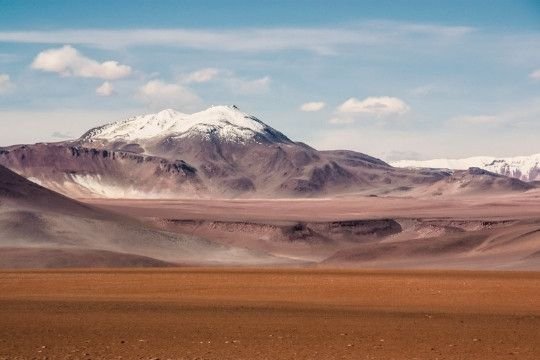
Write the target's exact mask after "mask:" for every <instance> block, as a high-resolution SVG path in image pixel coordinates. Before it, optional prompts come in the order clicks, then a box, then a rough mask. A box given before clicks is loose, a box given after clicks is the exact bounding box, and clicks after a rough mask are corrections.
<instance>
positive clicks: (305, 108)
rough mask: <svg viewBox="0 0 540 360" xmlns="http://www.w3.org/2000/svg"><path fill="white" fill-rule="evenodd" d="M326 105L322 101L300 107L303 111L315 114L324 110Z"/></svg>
mask: <svg viewBox="0 0 540 360" xmlns="http://www.w3.org/2000/svg"><path fill="white" fill-rule="evenodd" d="M325 106H326V104H325V103H324V102H322V101H313V102H307V103H304V104H302V105H300V110H301V111H307V112H314V111H319V110H322V109H323V108H324V107H325Z"/></svg>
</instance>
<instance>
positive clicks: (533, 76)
mask: <svg viewBox="0 0 540 360" xmlns="http://www.w3.org/2000/svg"><path fill="white" fill-rule="evenodd" d="M529 77H530V78H531V79H534V80H540V69H538V70H535V71H533V72H532V73H530V74H529Z"/></svg>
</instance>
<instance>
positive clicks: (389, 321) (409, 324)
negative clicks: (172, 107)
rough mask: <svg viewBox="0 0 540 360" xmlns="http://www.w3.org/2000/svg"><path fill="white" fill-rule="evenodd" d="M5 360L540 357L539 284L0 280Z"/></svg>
mask: <svg viewBox="0 0 540 360" xmlns="http://www.w3.org/2000/svg"><path fill="white" fill-rule="evenodd" d="M0 319H2V321H0V359H476V360H478V359H490V360H494V359H520V360H526V359H531V360H533V359H534V360H536V359H539V358H540V331H539V329H540V274H538V273H531V272H529V273H524V272H454V271H444V272H443V271H431V272H424V271H387V270H384V271H381V270H376V271H358V270H340V271H336V270H315V269H309V270H306V269H297V270H288V269H279V270H275V269H274V270H270V269H267V270H266V269H258V270H251V269H245V268H244V269H208V268H205V269H201V268H184V269H144V270H54V271H51V270H41V271H16V272H15V271H13V272H12V271H3V272H1V273H0Z"/></svg>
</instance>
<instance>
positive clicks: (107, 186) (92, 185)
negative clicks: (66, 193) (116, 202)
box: [62, 174, 173, 199]
mask: <svg viewBox="0 0 540 360" xmlns="http://www.w3.org/2000/svg"><path fill="white" fill-rule="evenodd" d="M67 177H68V178H67V179H66V181H67V184H64V185H63V186H62V188H66V185H69V183H70V182H72V183H75V184H76V185H78V186H80V187H81V188H82V190H84V192H85V193H87V195H91V196H92V197H98V198H99V197H104V198H113V199H120V198H123V199H126V198H128V199H161V198H170V197H172V196H173V194H172V193H168V192H163V191H151V190H150V191H147V190H144V189H140V190H139V189H136V188H133V187H126V186H122V185H117V184H111V183H108V182H106V181H103V179H102V178H101V175H99V174H98V175H89V174H85V175H81V174H70V175H69V176H67Z"/></svg>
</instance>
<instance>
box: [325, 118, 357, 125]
mask: <svg viewBox="0 0 540 360" xmlns="http://www.w3.org/2000/svg"><path fill="white" fill-rule="evenodd" d="M328 122H329V123H330V124H334V125H342V124H352V123H353V122H354V119H353V118H352V117H333V118H331V119H330V120H329V121H328Z"/></svg>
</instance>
